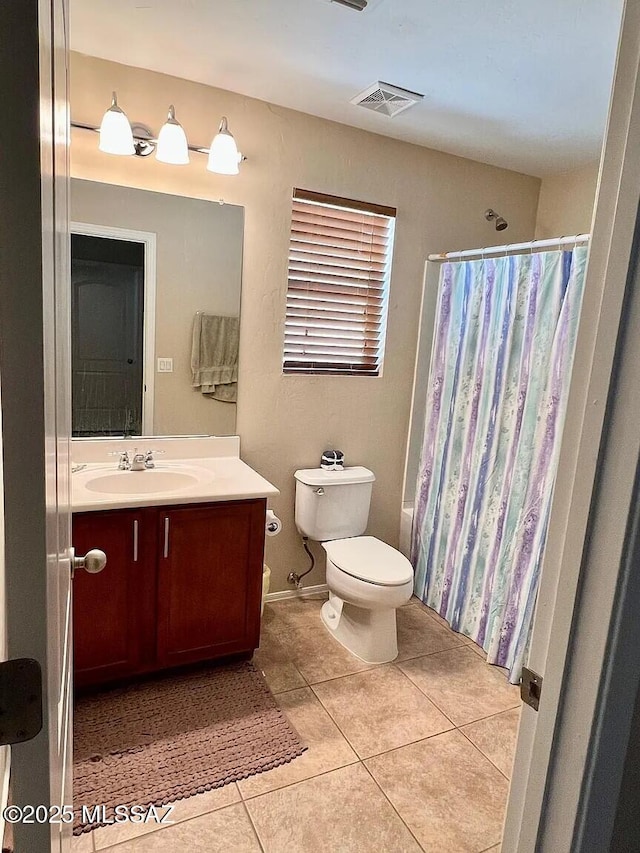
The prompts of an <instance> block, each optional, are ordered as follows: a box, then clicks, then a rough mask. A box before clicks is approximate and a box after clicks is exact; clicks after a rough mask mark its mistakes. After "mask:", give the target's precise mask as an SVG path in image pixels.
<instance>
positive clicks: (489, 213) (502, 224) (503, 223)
mask: <svg viewBox="0 0 640 853" xmlns="http://www.w3.org/2000/svg"><path fill="white" fill-rule="evenodd" d="M484 218H485V219H486V220H487V221H488V222H491V220H493V219H495V223H496V231H504V230H505V228H508V227H509V223H508V222H507V220H506V219H503V218H502V216H500V214H499V213H496V212H495V210H491V208H489V209H488V210H485V212H484Z"/></svg>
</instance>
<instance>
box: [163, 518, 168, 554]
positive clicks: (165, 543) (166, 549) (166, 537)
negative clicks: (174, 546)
mask: <svg viewBox="0 0 640 853" xmlns="http://www.w3.org/2000/svg"><path fill="white" fill-rule="evenodd" d="M168 556H169V519H168V518H165V520H164V558H165V560H166V559H167V557H168Z"/></svg>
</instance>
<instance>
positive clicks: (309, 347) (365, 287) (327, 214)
mask: <svg viewBox="0 0 640 853" xmlns="http://www.w3.org/2000/svg"><path fill="white" fill-rule="evenodd" d="M395 214H396V211H395V209H394V208H389V207H382V206H379V205H372V204H366V203H363V202H357V201H350V200H349V199H342V198H335V197H333V196H326V195H322V194H320V193H313V192H308V191H306V190H294V196H293V211H292V218H291V242H290V247H289V284H288V289H287V314H286V322H285V343H284V360H283V370H284V372H285V373H325V374H347V375H358V376H378V375H379V374H380V371H381V369H382V356H383V350H384V336H385V325H386V315H387V301H388V292H389V278H390V273H391V256H392V253H393V230H394V223H395Z"/></svg>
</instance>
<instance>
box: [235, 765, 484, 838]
mask: <svg viewBox="0 0 640 853" xmlns="http://www.w3.org/2000/svg"><path fill="white" fill-rule="evenodd" d="M496 772H497V771H496ZM247 808H248V810H249V813H250V815H251V818H252V820H253V822H254V825H255V827H256V830H257V832H258V836H259V838H260V841H261V842H262V845H263V847H264V850H265V851H266V853H320V851H322V853H329V851H331V853H372V851H385V853H419V850H420V847H419V846H418V844H417V843H416V841H415V839H414V838H413V837H412V836H411V833H410V832H409V831H408V830H407V828H406V826H405V825H404V824H403V823H402V821H401V820H400V819H399V817H398V816H397V814H396V813H395V812H394V810H393V809H392V807H391V806H390V805H389V802H388V801H387V799H386V798H385V797H384V795H383V794H382V793H381V791H380V789H379V788H378V787H377V785H376V784H375V782H374V781H373V779H372V778H371V776H370V775H369V774H368V773H367V771H366V770H365V768H364V767H363V766H362V765H361V764H354V765H352V766H350V767H344V768H342V769H341V770H334V771H333V772H331V773H327V774H325V775H324V776H317V777H316V778H314V779H308V780H307V781H306V782H300V783H299V784H298V785H292V786H291V787H289V788H282V789H281V790H279V791H273V792H272V793H270V794H265V795H264V796H262V797H257V798H256V799H254V800H249V802H248V803H247Z"/></svg>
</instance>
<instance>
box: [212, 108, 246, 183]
mask: <svg viewBox="0 0 640 853" xmlns="http://www.w3.org/2000/svg"><path fill="white" fill-rule="evenodd" d="M241 160H242V156H241V155H240V154H239V152H238V146H237V145H236V141H235V139H234V138H233V135H232V134H231V132H230V131H229V125H228V122H227V117H226V116H222V121H221V122H220V127H219V128H218V132H217V134H216V135H215V136H214V137H213V141H212V143H211V148H210V150H209V162H208V163H207V169H208V170H209V171H210V172H216V173H217V174H218V175H237V174H238V173H239V171H240V170H239V169H238V164H239V163H240V161H241Z"/></svg>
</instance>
